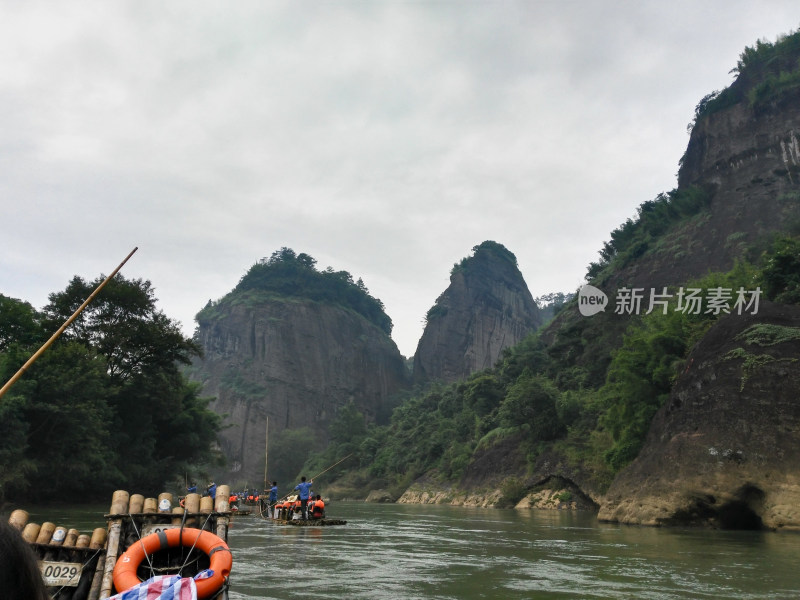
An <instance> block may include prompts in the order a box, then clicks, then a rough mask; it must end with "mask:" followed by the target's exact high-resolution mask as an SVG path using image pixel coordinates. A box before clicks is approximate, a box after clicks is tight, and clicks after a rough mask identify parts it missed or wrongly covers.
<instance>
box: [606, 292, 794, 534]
mask: <svg viewBox="0 0 800 600" xmlns="http://www.w3.org/2000/svg"><path fill="white" fill-rule="evenodd" d="M798 390H800V307H796V306H784V305H775V304H770V303H767V304H763V305H762V306H761V307H760V310H759V312H758V314H757V315H746V316H745V315H742V316H740V315H730V316H727V317H726V318H725V319H723V320H721V321H720V322H719V323H717V324H716V325H715V326H714V327H713V328H712V329H711V330H710V331H709V333H708V334H707V335H706V336H704V338H703V339H702V340H701V341H700V343H699V344H698V345H697V346H696V347H695V349H694V350H693V352H692V353H691V355H690V357H689V361H688V366H687V368H686V370H685V372H684V373H683V374H682V375H681V377H680V378H679V380H678V382H677V384H676V385H675V388H674V389H673V391H672V394H671V397H670V400H669V402H668V403H667V404H666V405H664V406H663V407H662V408H661V409H660V411H659V412H658V414H657V415H656V417H655V419H654V420H653V423H652V426H651V428H650V432H649V434H648V437H647V441H646V443H645V446H644V448H643V449H642V451H641V453H640V454H639V456H638V458H637V459H636V460H635V461H634V462H633V463H632V464H631V465H630V466H629V467H627V468H626V469H624V470H623V471H622V472H620V474H619V475H618V476H617V478H616V479H615V480H614V482H613V483H612V485H611V488H610V489H609V491H608V493H607V494H606V497H605V499H604V501H603V503H602V507H601V509H600V513H599V518H600V519H603V520H610V521H619V522H623V523H633V524H643V525H664V524H691V525H711V526H715V527H723V528H760V527H768V528H774V529H781V528H783V529H793V530H798V529H800V403H798V402H797V394H798Z"/></svg>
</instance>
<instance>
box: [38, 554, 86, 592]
mask: <svg viewBox="0 0 800 600" xmlns="http://www.w3.org/2000/svg"><path fill="white" fill-rule="evenodd" d="M39 567H40V569H41V572H42V578H43V579H44V584H45V585H47V586H66V587H77V585H78V582H79V581H80V578H81V570H82V569H83V565H82V564H81V563H66V562H56V561H52V560H43V561H40V562H39Z"/></svg>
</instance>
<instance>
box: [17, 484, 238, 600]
mask: <svg viewBox="0 0 800 600" xmlns="http://www.w3.org/2000/svg"><path fill="white" fill-rule="evenodd" d="M229 496H230V488H229V486H226V485H220V486H218V487H217V494H216V498H217V499H216V501H214V500H212V499H211V498H210V497H208V496H205V497H201V496H200V495H199V494H189V495H188V496H186V497H185V498H184V506H175V505H174V504H175V503H174V501H173V496H172V494H170V493H167V492H165V493H162V494H160V495H159V496H158V498H145V497H144V496H143V495H141V494H129V493H128V492H127V491H124V490H118V491H116V492H114V495H113V497H112V501H111V509H110V511H109V513H108V514H106V515H104V517H105V519H106V522H107V526H106V527H105V528H103V527H99V528H96V529H94V531H93V532H92V534H91V535H88V534H80V533H79V532H78V530H77V529H67V528H66V527H61V526H56V525H55V524H53V523H50V522H46V523H43V524H42V525H38V524H36V523H31V522H29V514H28V513H27V512H26V511H24V510H15V511H14V512H12V513H11V515H10V517H9V523H10V524H11V525H12V526H13V527H15V528H16V529H18V530H19V531H20V532H21V533H22V537H23V539H25V540H26V541H27V542H28V543H30V544H31V546H32V548H33V549H34V552H35V553H36V555H37V556H38V557H39V562H40V567H41V572H42V577H43V578H44V580H45V584H46V585H47V586H48V593H49V594H50V596H51V597H52V598H53V600H104V599H105V598H108V597H109V596H111V595H113V594H115V593H117V590H116V589H114V579H113V574H114V567H115V565H116V563H117V560H118V559H119V558H120V556H122V554H123V553H124V552H125V551H126V550H127V549H128V548H130V546H131V545H132V544H135V543H137V542H138V540H139V539H141V538H143V537H145V536H147V535H149V534H151V533H155V532H158V531H162V530H165V529H171V528H177V527H183V528H192V529H202V530H205V531H210V532H211V533H213V534H215V535H216V536H217V537H219V538H220V539H221V540H222V541H224V542H226V543H227V541H228V527H229V524H230V520H231V517H232V513H231V511H230V506H229V504H228V498H229ZM176 550H177V549H176ZM184 550H185V549H184ZM192 553H194V557H192ZM182 554H185V553H182ZM153 558H155V555H153ZM190 558H191V563H190V566H189V569H188V570H190V571H191V573H188V574H187V573H183V576H191V575H194V574H196V573H197V572H199V571H201V570H203V569H205V568H207V567H208V564H207V561H208V557H207V556H205V555H204V554H203V553H201V552H198V551H197V550H192V552H190V553H188V554H187V555H186V556H181V559H180V561H179V563H180V564H178V566H181V565H184V566H185V565H186V564H187V562H189V559H190ZM153 563H154V564H153V565H152V569H151V574H166V573H174V572H175V568H174V567H175V566H176V563H175V560H174V559H173V560H172V561H171V562H170V561H168V564H160V563H157V562H156V561H155V560H154V561H153ZM149 576H150V575H146V576H145V575H141V577H143V578H147V577H149ZM214 598H216V599H218V600H227V599H228V585H227V583H226V584H225V585H224V587H223V588H222V589H221V590H220V591H219V592H218V593H217V594H216V595H215V596H214Z"/></svg>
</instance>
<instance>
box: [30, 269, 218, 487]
mask: <svg viewBox="0 0 800 600" xmlns="http://www.w3.org/2000/svg"><path fill="white" fill-rule="evenodd" d="M101 280H102V278H99V279H98V280H96V281H94V282H91V283H87V282H86V281H84V280H83V279H81V278H80V277H75V278H73V280H72V281H71V282H70V284H69V285H68V286H67V289H66V290H65V291H64V292H60V293H56V294H51V295H50V303H49V304H48V305H47V306H46V307H45V308H44V314H45V315H46V317H47V320H48V324H49V326H50V327H49V328H52V327H53V326H55V324H56V323H58V324H60V323H61V322H63V321H64V320H66V318H68V317H69V315H71V314H72V313H73V312H74V310H75V309H76V308H77V307H78V306H79V305H80V304H81V303H82V302H83V300H84V299H85V298H86V297H88V295H89V294H90V293H91V291H92V290H93V289H94V288H95V287H96V286H97V285H99V283H100V281H101ZM70 342H72V343H75V344H80V345H82V346H83V347H85V348H87V349H90V350H91V352H92V353H95V354H96V356H97V359H98V360H101V361H102V363H103V364H102V371H103V372H104V373H105V377H106V380H105V385H104V386H103V389H102V393H103V397H104V398H105V399H106V401H107V404H108V407H109V410H110V415H108V416H104V417H103V418H104V419H105V418H107V419H108V425H107V427H108V430H109V431H110V432H113V435H111V436H110V439H109V440H108V446H109V448H110V449H111V450H112V451H113V454H114V456H115V458H116V462H115V464H114V467H115V468H116V469H117V471H118V472H119V473H122V474H123V477H124V483H125V485H127V486H129V487H130V488H132V489H154V488H155V489H157V487H158V486H161V485H163V482H164V481H165V480H167V479H169V478H170V477H171V476H174V475H176V474H178V473H181V472H183V471H184V470H185V469H186V466H187V463H194V464H197V463H203V462H209V461H211V462H215V461H217V460H218V454H217V453H216V452H215V451H214V450H213V444H214V443H215V441H216V431H218V430H219V426H220V425H219V418H218V417H217V415H215V414H214V413H213V412H211V411H209V410H207V409H206V406H207V400H202V399H200V398H199V396H198V394H199V388H198V387H197V386H191V385H189V384H188V382H187V381H186V379H185V377H184V376H183V375H182V374H181V372H180V370H179V369H180V365H181V364H189V363H190V361H191V359H192V358H193V357H194V356H198V355H199V354H200V347H199V346H198V345H197V344H196V343H195V342H193V341H192V340H191V339H187V338H185V337H184V336H183V335H182V333H181V331H180V328H179V326H178V324H177V323H175V322H173V321H172V320H170V319H169V318H167V317H166V316H165V315H164V314H163V312H161V311H159V310H158V309H157V307H156V298H155V294H154V290H153V288H152V285H151V283H150V282H149V281H143V280H141V279H137V280H131V281H128V280H126V279H124V278H123V277H122V276H121V275H117V276H116V277H115V278H114V279H112V280H111V281H109V282H108V284H107V285H106V286H105V287H104V288H103V291H102V292H101V293H100V294H98V295H97V297H96V298H95V299H94V300H93V301H92V303H91V304H89V306H88V307H87V308H86V309H85V310H84V311H83V312H82V313H81V315H80V316H79V317H78V318H77V319H76V320H75V321H74V322H73V324H72V325H71V326H70V327H69V328H68V329H67V330H66V331H65V332H64V334H63V335H62V336H61V339H60V340H59V344H67V343H70ZM92 353H88V352H87V356H93V354H92ZM99 393H100V392H98V394H99ZM189 423H191V426H192V427H193V428H194V433H188V432H184V431H182V430H180V429H178V426H179V425H178V424H189ZM106 483H109V482H106Z"/></svg>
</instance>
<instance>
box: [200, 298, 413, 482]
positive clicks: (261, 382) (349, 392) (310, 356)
mask: <svg viewBox="0 0 800 600" xmlns="http://www.w3.org/2000/svg"><path fill="white" fill-rule="evenodd" d="M217 313H218V314H217V316H216V317H215V318H214V319H213V320H210V321H208V322H205V323H201V324H200V327H199V330H198V334H199V339H200V342H201V344H202V346H203V349H204V358H203V360H202V361H200V362H199V363H198V364H197V365H196V369H195V371H194V373H195V378H201V379H202V382H203V384H204V387H203V393H204V395H208V396H214V397H215V400H214V402H213V403H212V406H211V408H212V409H213V410H215V411H216V412H217V413H218V414H220V415H223V416H224V417H225V424H226V425H229V427H226V428H225V429H223V431H222V432H221V445H222V450H223V452H224V454H225V456H226V457H227V458H228V461H229V467H230V469H231V472H230V473H229V479H228V480H229V481H239V480H247V481H260V480H261V478H263V468H264V442H265V434H266V420H267V416H269V419H270V421H269V422H270V432H271V434H275V433H277V432H279V431H282V430H284V429H297V428H301V427H310V428H311V429H312V431H314V433H315V435H316V436H321V437H322V438H323V440H324V439H326V438H325V435H326V428H327V425H328V424H329V423H330V421H331V420H332V419H333V418H334V417H335V415H336V411H337V410H338V409H339V408H341V407H342V406H344V405H346V404H347V403H348V402H350V401H353V402H354V404H355V405H356V407H357V408H358V409H359V410H360V411H361V412H362V413H363V414H364V415H365V417H366V418H367V420H368V421H374V420H375V418H376V416H377V415H378V414H379V413H380V412H381V411H383V410H385V404H386V402H387V400H388V399H389V397H390V396H391V395H392V394H394V393H395V392H397V391H399V390H400V389H402V388H403V387H405V386H406V385H407V384H408V379H407V374H406V369H405V366H404V363H403V357H402V356H401V355H400V352H399V350H398V349H397V346H396V345H395V344H394V342H393V341H392V340H391V338H389V337H388V336H387V335H386V334H385V333H383V332H382V331H380V330H379V329H378V328H377V327H375V326H374V325H373V324H371V323H370V322H369V321H367V320H366V319H364V318H363V317H361V316H360V315H358V314H356V313H355V312H353V311H350V310H346V309H343V308H340V307H338V306H333V305H327V304H323V303H318V302H313V301H310V300H302V299H274V300H268V301H261V302H243V301H238V302H237V301H236V299H235V298H234V299H232V300H230V301H225V302H223V303H222V304H221V305H220V306H218V307H217Z"/></svg>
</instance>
